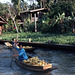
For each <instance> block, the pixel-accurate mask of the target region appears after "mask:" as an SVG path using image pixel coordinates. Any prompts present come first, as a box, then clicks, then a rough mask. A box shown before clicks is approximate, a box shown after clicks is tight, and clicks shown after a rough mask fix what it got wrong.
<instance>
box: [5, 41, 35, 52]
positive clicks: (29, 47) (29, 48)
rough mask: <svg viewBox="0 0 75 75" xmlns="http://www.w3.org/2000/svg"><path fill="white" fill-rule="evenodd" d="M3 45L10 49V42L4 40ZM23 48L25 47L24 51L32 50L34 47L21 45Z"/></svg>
mask: <svg viewBox="0 0 75 75" xmlns="http://www.w3.org/2000/svg"><path fill="white" fill-rule="evenodd" d="M5 45H6V46H7V47H8V48H9V49H12V48H13V47H12V44H11V43H9V42H5ZM17 47H18V48H19V46H17ZM23 48H24V49H25V51H26V52H34V49H35V48H34V47H32V46H23Z"/></svg>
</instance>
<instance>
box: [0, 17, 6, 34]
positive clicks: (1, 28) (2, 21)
mask: <svg viewBox="0 0 75 75" xmlns="http://www.w3.org/2000/svg"><path fill="white" fill-rule="evenodd" d="M3 24H7V22H6V21H5V20H4V19H3V18H2V17H1V16H0V34H2V30H3Z"/></svg>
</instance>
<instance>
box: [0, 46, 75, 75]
mask: <svg viewBox="0 0 75 75" xmlns="http://www.w3.org/2000/svg"><path fill="white" fill-rule="evenodd" d="M30 55H32V56H38V57H39V58H40V59H44V60H45V61H47V62H50V63H52V64H53V65H54V66H56V67H58V69H56V70H53V71H52V72H49V73H38V72H33V71H29V70H27V69H24V68H22V67H20V66H18V65H17V64H16V63H15V60H13V63H12V67H10V62H11V57H12V52H11V51H10V50H9V49H7V47H6V46H5V45H0V75H75V54H74V53H66V52H61V51H55V50H54V51H53V50H51V51H46V49H36V50H35V54H30Z"/></svg>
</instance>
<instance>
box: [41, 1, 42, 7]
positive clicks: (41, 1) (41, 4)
mask: <svg viewBox="0 0 75 75" xmlns="http://www.w3.org/2000/svg"><path fill="white" fill-rule="evenodd" d="M41 8H42V0H41Z"/></svg>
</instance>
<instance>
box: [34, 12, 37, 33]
mask: <svg viewBox="0 0 75 75" xmlns="http://www.w3.org/2000/svg"><path fill="white" fill-rule="evenodd" d="M34 17H35V18H34V22H35V32H37V24H36V13H34Z"/></svg>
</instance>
